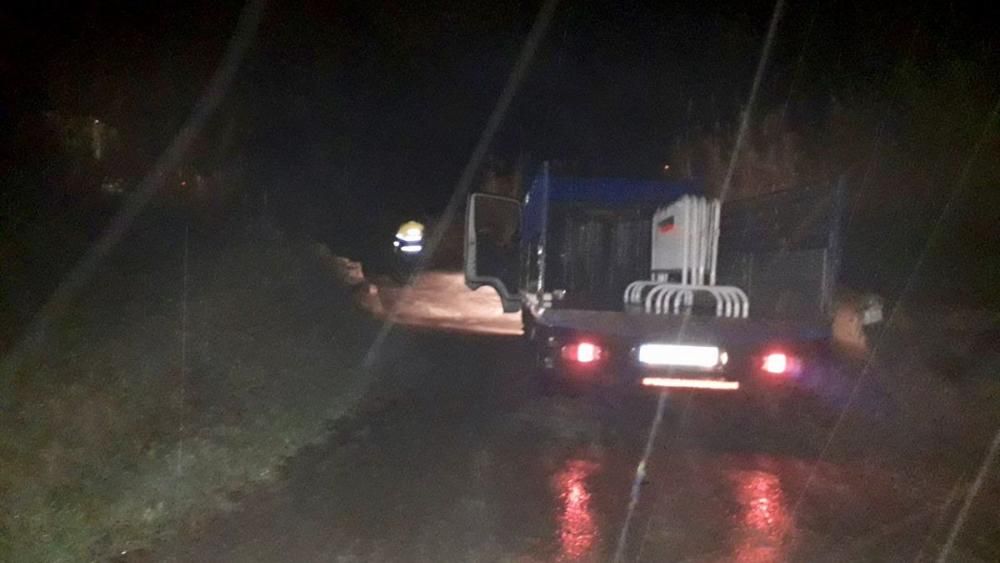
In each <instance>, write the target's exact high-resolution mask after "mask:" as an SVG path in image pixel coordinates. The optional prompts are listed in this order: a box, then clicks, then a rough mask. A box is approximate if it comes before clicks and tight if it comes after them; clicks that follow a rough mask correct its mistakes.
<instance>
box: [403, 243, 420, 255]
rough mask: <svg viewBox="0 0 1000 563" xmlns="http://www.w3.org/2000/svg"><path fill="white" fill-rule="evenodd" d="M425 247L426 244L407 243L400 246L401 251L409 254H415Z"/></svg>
mask: <svg viewBox="0 0 1000 563" xmlns="http://www.w3.org/2000/svg"><path fill="white" fill-rule="evenodd" d="M423 249H424V245H422V244H406V245H403V246H401V247H399V250H400V251H402V252H406V253H407V254H413V253H416V252H420V251H421V250H423Z"/></svg>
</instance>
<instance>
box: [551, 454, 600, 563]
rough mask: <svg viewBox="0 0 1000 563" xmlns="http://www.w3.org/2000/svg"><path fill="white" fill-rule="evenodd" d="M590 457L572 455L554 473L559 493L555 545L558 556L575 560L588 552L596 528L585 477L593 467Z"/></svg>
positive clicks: (592, 471)
mask: <svg viewBox="0 0 1000 563" xmlns="http://www.w3.org/2000/svg"><path fill="white" fill-rule="evenodd" d="M597 468H598V465H597V464H596V463H594V462H592V461H585V460H579V459H573V460H569V461H567V462H566V465H565V466H564V467H563V469H562V471H560V472H559V473H558V474H556V476H555V487H556V492H557V494H558V495H559V503H560V506H559V508H560V513H559V520H558V521H559V546H560V552H559V557H558V560H560V561H573V560H579V559H581V558H583V557H584V556H586V555H587V554H589V553H590V552H591V551H592V550H593V549H594V547H595V546H596V544H597V539H598V528H597V522H596V519H595V517H594V512H593V509H592V508H591V503H590V501H591V494H590V490H589V489H588V488H587V479H588V478H589V477H590V476H591V475H593V474H594V473H595V472H596V471H597Z"/></svg>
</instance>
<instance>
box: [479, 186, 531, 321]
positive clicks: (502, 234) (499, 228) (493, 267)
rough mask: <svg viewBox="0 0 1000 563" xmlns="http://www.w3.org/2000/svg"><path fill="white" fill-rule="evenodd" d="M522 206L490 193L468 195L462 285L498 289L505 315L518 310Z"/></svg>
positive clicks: (519, 308) (519, 305)
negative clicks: (463, 283) (485, 286)
mask: <svg viewBox="0 0 1000 563" xmlns="http://www.w3.org/2000/svg"><path fill="white" fill-rule="evenodd" d="M520 238H521V204H520V203H519V202H518V201H517V200H514V199H510V198H506V197H500V196H495V195H489V194H471V195H470V196H469V201H468V206H467V208H466V216H465V285H467V286H468V287H469V288H470V289H478V288H480V287H482V286H484V285H488V286H490V287H492V288H494V289H496V290H497V293H498V294H499V295H500V301H501V303H502V304H503V310H504V312H505V313H516V312H518V311H520V310H521V294H520V291H519V290H518V289H519V288H518V285H519V281H520V279H521V276H520V264H519V251H520Z"/></svg>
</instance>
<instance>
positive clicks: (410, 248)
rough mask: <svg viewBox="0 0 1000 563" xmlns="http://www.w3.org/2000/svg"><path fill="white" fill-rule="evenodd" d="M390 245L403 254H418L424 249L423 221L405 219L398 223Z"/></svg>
mask: <svg viewBox="0 0 1000 563" xmlns="http://www.w3.org/2000/svg"><path fill="white" fill-rule="evenodd" d="M392 245H393V246H394V247H396V250H397V251H399V252H402V253H404V254H420V253H421V252H422V251H423V250H424V225H423V223H420V222H417V221H407V222H405V223H403V224H402V225H400V226H399V230H398V231H396V240H394V241H393V242H392Z"/></svg>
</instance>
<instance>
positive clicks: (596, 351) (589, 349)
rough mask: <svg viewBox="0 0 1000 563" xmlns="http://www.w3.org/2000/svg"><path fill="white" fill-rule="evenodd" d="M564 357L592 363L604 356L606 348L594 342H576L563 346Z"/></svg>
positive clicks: (583, 362) (573, 360)
mask: <svg viewBox="0 0 1000 563" xmlns="http://www.w3.org/2000/svg"><path fill="white" fill-rule="evenodd" d="M562 357H563V359H564V360H567V361H571V362H576V363H579V364H592V363H594V362H598V361H600V360H601V359H602V358H603V357H604V349H603V348H601V347H600V346H598V345H597V344H594V343H593V342H575V343H573V344H567V345H566V346H563V347H562Z"/></svg>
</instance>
